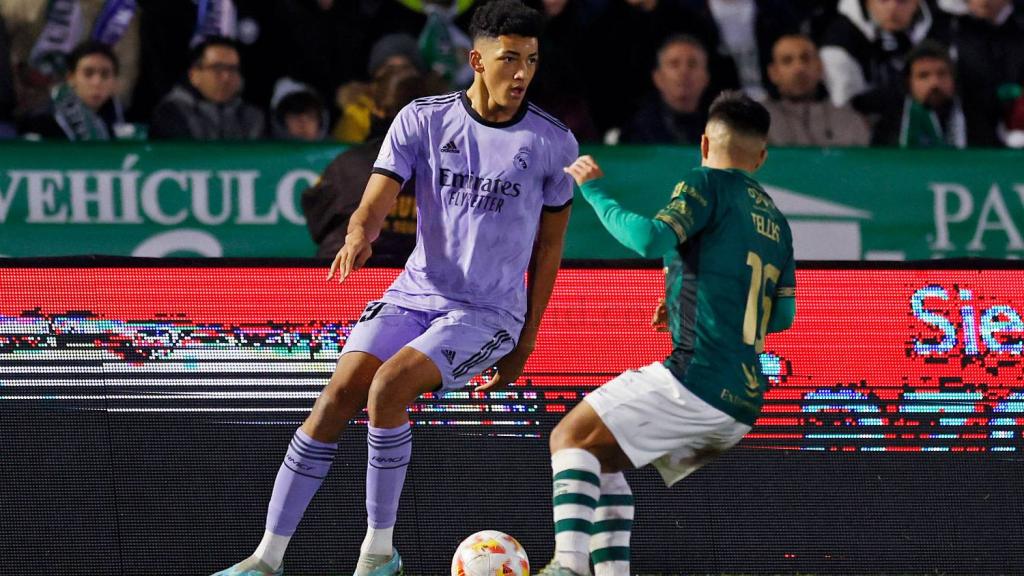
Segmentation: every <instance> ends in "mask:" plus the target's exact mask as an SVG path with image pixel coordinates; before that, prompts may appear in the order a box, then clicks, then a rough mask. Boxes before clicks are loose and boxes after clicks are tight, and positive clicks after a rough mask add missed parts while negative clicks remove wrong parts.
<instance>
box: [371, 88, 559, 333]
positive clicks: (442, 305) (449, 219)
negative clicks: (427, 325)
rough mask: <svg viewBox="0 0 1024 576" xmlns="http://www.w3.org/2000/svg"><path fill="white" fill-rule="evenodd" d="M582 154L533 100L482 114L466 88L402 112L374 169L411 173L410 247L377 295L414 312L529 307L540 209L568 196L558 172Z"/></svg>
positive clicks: (515, 313) (514, 312) (397, 175)
mask: <svg viewBox="0 0 1024 576" xmlns="http://www.w3.org/2000/svg"><path fill="white" fill-rule="evenodd" d="M578 152H579V146H578V145H577V144H576V138H574V137H573V135H572V132H570V131H569V129H568V128H566V127H565V126H564V125H563V124H562V123H560V122H558V121H557V120H555V119H554V118H552V117H551V116H550V115H548V114H547V113H545V112H544V111H542V110H541V109H540V108H538V107H536V106H534V105H533V104H525V103H524V105H523V106H522V107H521V109H520V110H519V112H518V113H517V114H516V116H515V117H514V118H512V119H511V120H509V121H507V122H501V123H495V122H488V121H487V120H484V119H483V118H482V117H480V115H479V114H477V113H476V111H474V110H473V108H472V106H471V105H470V102H469V98H468V97H467V96H466V94H465V93H464V92H456V93H452V94H447V95H444V96H436V97H432V98H420V99H419V100H414V101H413V102H412V103H410V104H409V105H408V106H406V107H405V108H403V109H402V111H401V112H399V114H398V116H397V117H396V118H395V121H394V122H393V123H392V124H391V128H390V130H388V135H387V138H386V139H385V141H384V145H383V146H382V147H381V149H380V155H379V156H378V157H377V161H376V163H375V164H374V167H373V171H374V172H375V173H378V174H383V175H385V176H388V177H390V178H393V179H395V180H397V181H399V182H404V181H405V180H407V179H409V178H410V177H413V176H415V178H416V207H417V210H418V214H417V218H416V248H415V249H414V250H413V252H412V255H411V256H409V260H408V261H407V262H406V264H405V270H404V271H403V272H402V274H401V275H399V277H398V278H397V279H396V280H395V282H394V283H393V284H392V285H391V287H390V288H388V290H387V291H386V292H385V293H384V297H383V298H382V300H383V301H385V302H389V303H392V304H397V305H399V306H405V307H408V308H412V309H416V310H428V311H448V310H457V309H463V308H467V307H468V308H485V309H490V310H497V311H499V312H503V313H506V314H509V315H511V317H512V318H514V319H516V320H517V321H519V322H522V321H523V318H524V316H525V313H526V287H525V284H524V282H523V277H524V274H525V272H526V267H527V265H528V264H529V263H530V256H531V254H532V252H533V242H534V239H535V238H536V235H537V229H538V227H539V224H540V216H541V211H542V210H556V211H557V210H562V209H564V208H566V207H567V206H568V205H569V204H570V203H571V202H572V191H573V187H572V177H570V176H569V175H568V174H566V173H564V172H563V171H562V168H563V167H565V166H568V165H569V164H571V163H572V162H573V161H574V160H575V159H576V156H577V154H578Z"/></svg>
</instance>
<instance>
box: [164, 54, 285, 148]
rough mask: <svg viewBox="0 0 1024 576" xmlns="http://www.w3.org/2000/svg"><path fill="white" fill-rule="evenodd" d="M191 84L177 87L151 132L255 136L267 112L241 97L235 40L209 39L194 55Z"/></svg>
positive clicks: (197, 137) (222, 137)
mask: <svg viewBox="0 0 1024 576" xmlns="http://www.w3.org/2000/svg"><path fill="white" fill-rule="evenodd" d="M189 60H190V64H189V70H188V83H187V84H183V85H178V86H175V87H174V88H173V89H172V90H171V92H170V94H168V95H167V96H165V97H164V99H163V100H162V101H161V102H160V104H159V105H157V107H156V110H154V111H153V118H152V125H151V128H150V135H151V136H152V137H153V138H155V139H157V138H179V139H185V138H190V139H193V140H255V139H258V138H261V137H262V136H263V134H264V131H265V123H264V117H263V113H262V112H260V110H259V109H257V108H255V107H253V106H250V105H249V104H246V103H245V102H243V101H242V99H241V96H240V94H241V90H242V74H241V69H240V67H239V66H240V61H239V55H238V49H237V48H236V47H235V43H234V41H233V40H230V39H228V38H218V37H211V38H208V39H206V40H205V41H203V42H202V43H200V44H199V45H197V46H196V47H195V48H194V49H193V50H192V53H191V57H190V59H189Z"/></svg>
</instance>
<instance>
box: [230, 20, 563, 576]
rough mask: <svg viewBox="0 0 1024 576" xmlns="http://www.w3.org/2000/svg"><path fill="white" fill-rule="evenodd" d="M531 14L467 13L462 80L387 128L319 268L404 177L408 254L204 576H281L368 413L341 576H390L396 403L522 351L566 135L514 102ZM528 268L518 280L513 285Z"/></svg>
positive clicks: (546, 294)
mask: <svg viewBox="0 0 1024 576" xmlns="http://www.w3.org/2000/svg"><path fill="white" fill-rule="evenodd" d="M541 25H542V19H541V16H540V14H539V13H538V12H537V11H535V10H533V9H530V8H528V7H526V6H524V5H523V4H522V3H521V2H519V1H518V0H494V1H492V2H489V3H487V4H484V5H483V6H481V7H480V8H479V9H478V10H477V11H476V13H475V14H474V16H473V20H472V23H471V26H470V34H471V36H472V38H473V50H472V51H471V52H470V65H471V66H472V67H473V71H474V80H473V84H472V85H471V86H470V87H469V88H468V89H467V90H465V91H464V92H457V93H452V94H447V95H443V96H436V97H432V98H421V99H419V100H415V101H413V103H411V104H410V105H408V106H406V107H405V108H404V109H403V110H402V111H401V112H400V113H399V115H398V117H397V118H396V119H395V121H394V122H393V123H392V125H391V128H390V130H389V132H388V135H387V139H386V140H385V143H384V145H383V147H382V148H381V152H380V155H379V156H378V158H377V161H376V163H375V165H374V168H373V175H372V176H371V177H370V180H369V182H368V183H367V185H366V191H365V193H364V195H363V200H362V203H361V204H360V206H359V209H358V210H357V211H356V212H355V214H353V216H352V218H351V220H350V223H349V228H348V235H347V236H346V238H345V245H344V246H343V247H342V248H341V250H340V251H339V252H338V255H337V257H336V258H335V260H334V263H333V264H332V265H331V269H330V272H329V273H328V276H327V278H328V280H329V279H331V278H332V277H334V276H337V277H338V279H339V281H341V280H344V279H345V278H346V277H347V276H348V275H349V274H350V273H352V272H353V271H354V270H357V269H359V268H360V267H361V266H362V265H363V263H365V262H366V260H367V259H368V258H369V257H370V254H371V243H372V242H373V240H374V239H375V238H376V237H377V235H378V233H379V231H380V227H381V223H382V222H383V221H384V217H385V216H386V214H387V212H388V209H389V208H390V206H391V204H392V202H394V200H395V198H396V196H397V195H398V192H399V189H400V186H401V184H402V183H403V182H404V181H405V180H407V179H409V178H411V177H413V176H415V183H416V184H415V185H416V206H417V209H418V218H417V224H416V225H417V239H416V248H415V250H414V251H413V253H412V255H411V256H410V257H409V260H408V262H407V263H406V265H405V270H404V271H403V272H402V273H401V275H400V276H399V277H398V278H397V279H396V280H395V282H394V283H393V284H392V285H391V287H390V288H388V290H387V291H386V292H385V293H384V295H383V297H382V298H381V299H380V300H378V301H375V302H371V303H369V304H368V305H367V307H366V309H365V311H364V312H363V314H362V316H361V317H360V318H359V321H358V322H357V323H356V326H355V327H354V328H353V330H352V333H351V335H350V336H349V338H348V340H347V341H346V343H345V347H344V348H343V349H342V352H341V358H340V359H339V360H338V365H337V368H336V369H335V372H334V375H333V376H332V377H331V379H330V382H329V383H328V384H327V386H326V388H324V390H323V392H322V393H321V395H320V397H319V398H318V399H317V401H316V404H315V405H314V406H313V410H312V412H311V413H310V415H309V417H308V418H307V419H306V421H305V422H304V423H303V424H302V426H301V427H300V428H299V429H298V430H297V431H296V432H295V435H294V437H293V438H292V441H291V443H290V445H289V447H288V451H287V454H286V455H285V459H284V462H283V464H282V465H281V468H280V471H279V472H278V476H277V480H276V482H275V484H274V492H273V496H272V497H271V500H270V505H269V509H268V513H267V523H266V531H265V532H264V536H263V540H262V541H261V542H260V544H259V546H258V548H257V549H256V552H255V553H254V554H253V555H252V556H250V557H249V558H247V559H246V560H244V561H242V562H240V563H239V564H236V565H234V566H232V567H231V568H228V569H226V570H224V571H222V572H218V573H217V574H218V575H219V576H267V575H280V574H283V573H284V571H283V561H282V560H283V557H284V551H285V548H286V546H287V544H288V541H289V539H290V538H291V536H292V534H293V533H294V532H295V529H296V526H297V525H298V523H299V520H300V519H301V518H302V515H303V513H304V511H305V509H306V507H307V505H308V504H309V502H310V500H311V499H312V498H313V495H314V494H315V493H316V491H317V489H318V488H319V487H320V484H321V482H322V481H323V479H324V477H325V476H326V475H327V472H328V470H329V468H330V465H331V462H332V461H333V460H334V458H335V455H336V451H337V441H338V438H339V436H340V435H341V433H342V432H343V431H344V429H345V428H346V426H347V425H348V422H349V421H350V420H351V419H352V418H353V417H354V416H356V415H357V414H358V413H359V411H360V410H362V409H363V408H364V407H366V408H367V411H368V413H369V419H370V424H369V430H368V434H367V445H368V462H367V468H366V510H367V524H368V526H367V533H366V537H365V539H364V540H363V543H362V546H361V547H360V555H359V561H358V562H357V565H356V569H355V576H386V575H394V574H401V573H402V571H403V566H402V560H401V558H400V557H399V555H398V551H397V550H396V549H395V548H394V547H393V545H392V531H393V529H394V525H395V522H396V518H397V511H398V501H399V496H400V495H401V491H402V485H403V483H404V481H405V472H406V468H407V466H408V464H409V461H410V456H411V453H412V436H413V435H412V431H411V428H410V425H409V417H408V414H407V412H406V409H407V408H408V406H409V405H410V404H412V403H413V402H414V401H415V400H416V399H417V398H418V397H419V396H420V395H421V394H423V393H425V392H432V391H436V390H439V389H444V390H450V389H454V388H458V387H461V386H464V385H465V384H466V383H468V382H469V380H470V379H471V378H472V377H473V376H475V375H477V374H480V373H481V372H482V371H483V370H485V369H486V368H488V367H490V366H492V365H493V366H495V368H496V373H495V374H494V375H493V376H492V377H491V378H490V380H488V381H487V383H485V384H483V385H482V386H480V388H478V389H479V390H493V389H496V388H499V387H501V386H504V385H506V384H509V383H511V382H514V381H515V380H516V379H517V378H518V377H519V376H520V374H521V373H522V370H523V366H524V365H525V363H526V359H527V357H528V356H529V355H530V353H531V352H532V350H533V347H534V344H535V342H536V337H537V331H538V328H539V326H540V320H541V316H542V315H543V313H544V309H545V308H546V307H547V303H548V300H549V298H550V296H551V290H552V288H553V287H554V282H555V276H556V274H557V271H558V267H559V264H560V262H561V257H562V245H563V241H564V237H565V230H566V227H567V225H568V221H569V213H570V205H571V203H572V194H573V188H572V184H573V182H572V178H571V177H570V176H569V175H568V174H566V173H565V172H563V167H565V166H568V165H569V164H571V163H572V162H573V161H574V160H575V159H576V157H577V155H578V145H577V143H576V139H575V138H574V137H573V135H572V133H571V132H570V131H569V130H568V128H566V127H565V126H564V125H562V124H561V123H560V122H558V121H557V120H555V119H554V118H552V117H551V116H550V115H548V114H547V113H545V112H544V111H542V110H540V109H539V108H537V107H536V106H534V105H533V104H530V103H529V102H527V101H526V90H527V88H528V87H529V85H530V81H531V80H532V78H533V75H534V73H535V72H536V69H537V56H538V43H537V38H538V36H539V35H540V29H541ZM527 271H529V277H528V281H527V282H526V283H524V282H523V276H524V273H526V272H527Z"/></svg>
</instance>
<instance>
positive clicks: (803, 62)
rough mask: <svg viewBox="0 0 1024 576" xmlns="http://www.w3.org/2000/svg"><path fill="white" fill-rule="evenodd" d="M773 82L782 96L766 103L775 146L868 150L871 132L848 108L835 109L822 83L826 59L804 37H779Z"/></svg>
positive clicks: (770, 72) (771, 141)
mask: <svg viewBox="0 0 1024 576" xmlns="http://www.w3.org/2000/svg"><path fill="white" fill-rule="evenodd" d="M768 78H769V79H770V80H771V83H772V84H773V85H774V86H775V89H776V91H777V92H778V97H777V98H772V99H771V100H768V101H767V102H765V103H764V105H765V107H766V108H768V111H769V112H771V115H772V125H771V130H769V132H768V143H769V144H771V145H773V146H821V147H824V146H867V145H868V143H869V142H870V140H871V132H870V130H869V129H868V124H867V122H866V120H865V119H864V117H863V116H861V115H860V114H858V113H857V112H856V111H855V110H854V109H853V108H852V107H851V106H850V105H849V104H846V105H843V106H836V105H835V104H833V103H832V102H831V101H830V100H829V99H828V94H827V92H826V91H825V87H824V86H823V85H822V82H821V78H822V67H821V58H819V57H818V48H817V47H816V46H815V45H814V42H812V41H811V39H810V38H809V37H807V36H804V35H802V34H790V35H786V36H783V37H781V38H779V39H778V40H777V41H776V42H775V46H774V47H773V48H772V61H771V64H769V65H768Z"/></svg>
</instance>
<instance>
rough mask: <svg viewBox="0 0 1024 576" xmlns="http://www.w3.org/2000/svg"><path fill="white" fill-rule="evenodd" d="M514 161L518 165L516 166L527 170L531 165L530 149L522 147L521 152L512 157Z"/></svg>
mask: <svg viewBox="0 0 1024 576" xmlns="http://www.w3.org/2000/svg"><path fill="white" fill-rule="evenodd" d="M512 163H513V164H515V165H516V168H518V169H520V170H526V169H527V168H529V167H530V149H529V148H525V147H524V148H520V149H519V152H517V153H516V156H515V158H513V159H512Z"/></svg>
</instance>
